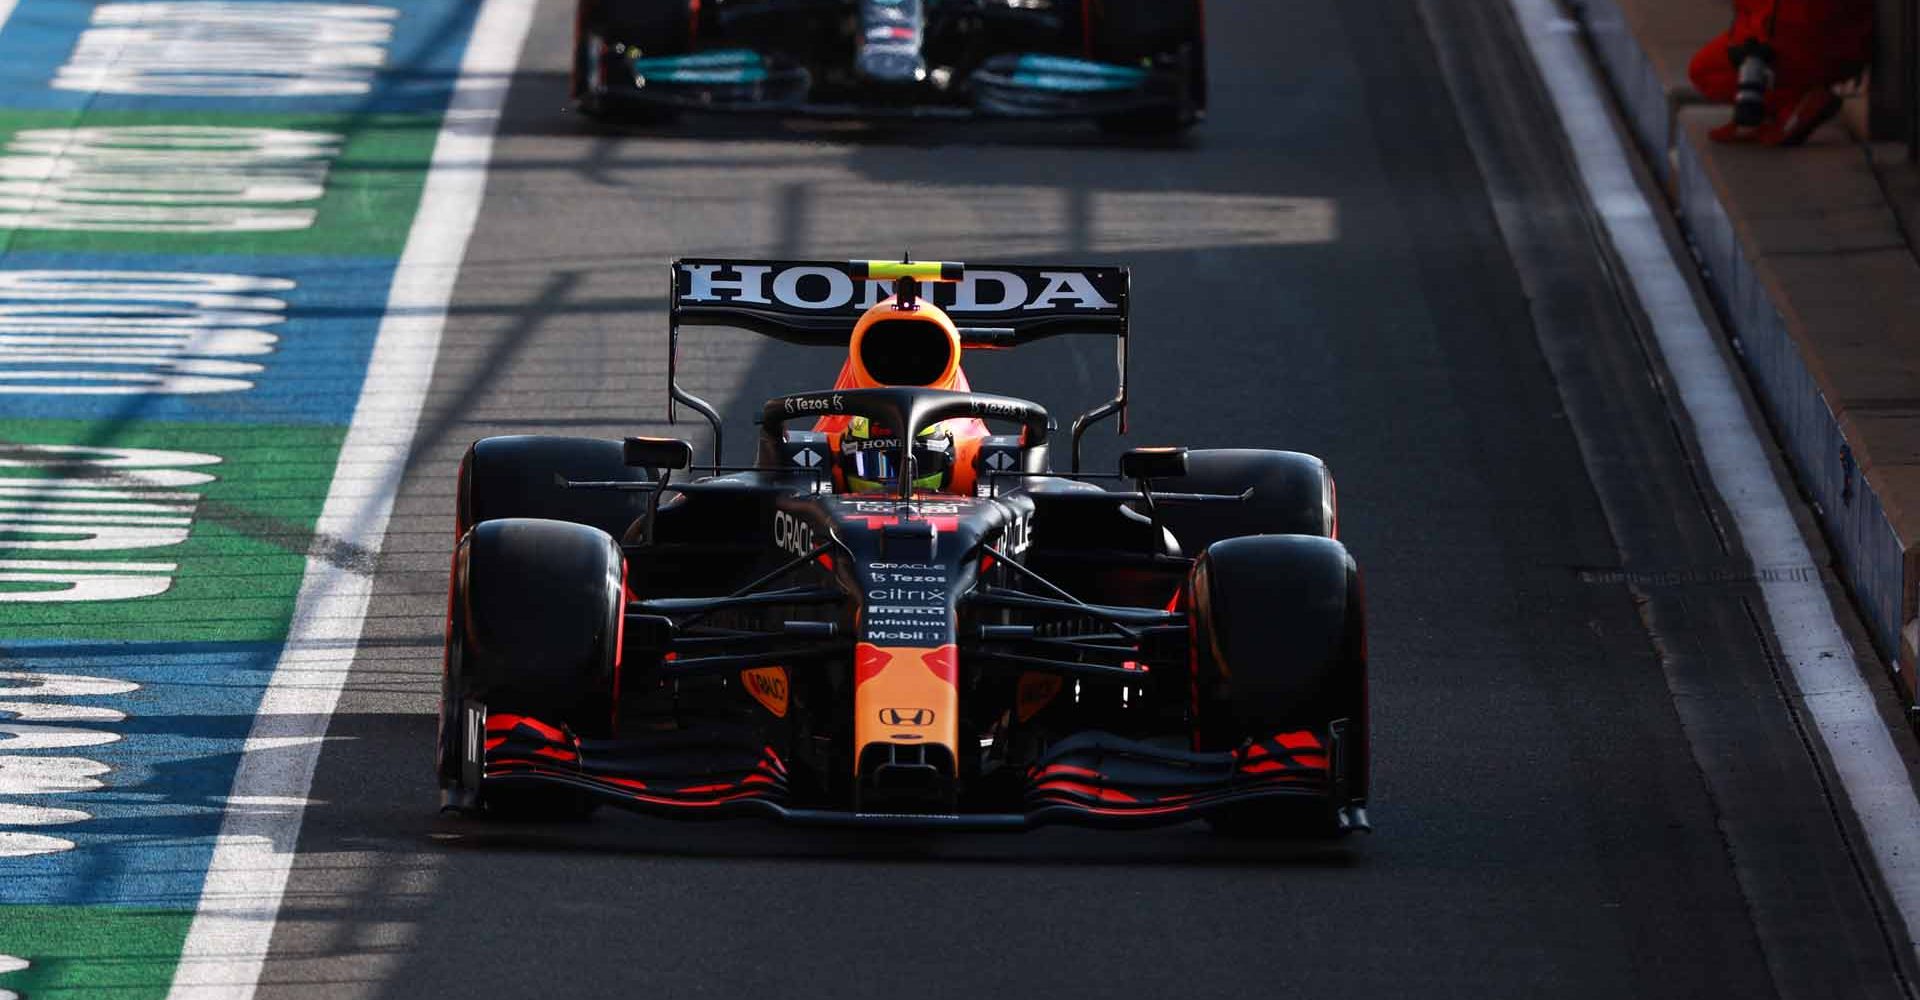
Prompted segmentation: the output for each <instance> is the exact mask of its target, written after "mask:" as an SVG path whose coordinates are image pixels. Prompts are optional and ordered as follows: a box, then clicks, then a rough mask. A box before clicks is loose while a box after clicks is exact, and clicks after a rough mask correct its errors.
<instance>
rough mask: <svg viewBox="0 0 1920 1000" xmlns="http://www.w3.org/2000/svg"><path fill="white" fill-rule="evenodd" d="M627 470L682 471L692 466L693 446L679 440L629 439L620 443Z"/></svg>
mask: <svg viewBox="0 0 1920 1000" xmlns="http://www.w3.org/2000/svg"><path fill="white" fill-rule="evenodd" d="M621 453H622V457H623V458H625V460H626V463H627V465H628V467H629V468H646V469H674V470H679V469H684V468H686V467H688V466H690V465H692V464H693V445H691V444H688V443H687V442H685V441H682V440H680V439H679V438H642V437H630V438H627V439H626V440H625V441H624V442H622V443H621Z"/></svg>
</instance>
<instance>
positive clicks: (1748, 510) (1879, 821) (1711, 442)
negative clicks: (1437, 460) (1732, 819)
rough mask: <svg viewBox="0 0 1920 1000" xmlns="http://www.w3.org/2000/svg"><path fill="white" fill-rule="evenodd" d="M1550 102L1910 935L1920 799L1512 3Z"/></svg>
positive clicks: (1648, 228)
mask: <svg viewBox="0 0 1920 1000" xmlns="http://www.w3.org/2000/svg"><path fill="white" fill-rule="evenodd" d="M1509 3H1511V5H1512V7H1513V11H1514V15H1515V16H1516V18H1518V20H1519V22H1520V26H1521V30H1522V32H1523V33H1524V34H1525V35H1526V39H1527V47H1528V49H1529V50H1531V53H1532V55H1533V61H1534V64H1535V66H1536V67H1537V68H1538V70H1539V73H1540V76H1541V79H1543V80H1544V81H1545V82H1546V85H1547V90H1548V92H1549V94H1550V95H1551V96H1552V98H1553V103H1554V107H1555V109H1556V110H1557V111H1558V114H1559V118H1560V127H1561V128H1562V130H1564V131H1565V133H1566V136H1567V140H1568V144H1569V147H1570V148H1571V150H1572V151H1573V155H1574V158H1575V161H1576V163H1577V164H1578V167H1579V171H1580V179H1581V182H1582V183H1583V184H1584V185H1585V187H1586V191H1587V196H1588V197H1589V198H1591V199H1592V201H1593V205H1594V209H1595V211H1597V212H1598V214H1599V216H1600V219H1601V222H1602V224H1603V225H1604V226H1605V227H1606V231H1607V236H1608V238H1609V239H1610V240H1612V242H1613V247H1614V250H1615V251H1616V252H1617V253H1618V254H1619V256H1620V259H1621V261H1622V262H1623V263H1624V265H1625V267H1626V270H1627V275H1628V277H1629V279H1630V280H1631V281H1632V283H1633V288H1634V292H1635V294H1636V295H1637V296H1638V297H1639V300H1640V305H1641V307H1642V308H1643V309H1644V310H1645V311H1646V314H1647V318H1648V320H1649V321H1650V322H1651V323H1652V326H1653V333H1654V341H1655V343H1656V344H1658V346H1659V348H1660V354H1661V357H1662V358H1663V359H1664V360H1665V362H1666V366H1667V371H1668V373H1669V374H1670V375H1671V376H1672V377H1673V385H1674V386H1675V387H1676V389H1677V390H1678V391H1679V394H1680V402H1681V405H1682V406H1684V407H1685V408H1686V412H1687V416H1688V417H1689V418H1690V419H1691V420H1692V421H1693V426H1694V435H1695V439H1696V441H1697V443H1698V444H1699V446H1700V453H1701V455H1702V457H1703V458H1704V459H1705V461H1706V464H1707V472H1708V474H1709V475H1710V476H1711V477H1712V479H1713V485H1714V488H1715V489H1716V490H1718V491H1719V493H1720V496H1721V498H1722V499H1723V500H1725V501H1726V504H1727V507H1728V510H1729V511H1730V512H1731V513H1732V515H1733V520H1734V524H1735V527H1736V528H1737V529H1738V530H1739V532H1740V538H1741V540H1742V541H1743V542H1745V544H1746V548H1747V553H1748V557H1749V558H1750V559H1751V560H1752V562H1753V566H1754V569H1755V570H1756V571H1757V575H1758V580H1759V585H1760V593H1761V596H1762V597H1763V598H1764V600H1765V603H1766V609H1767V617H1768V619H1769V621H1770V624H1771V625H1772V627H1773V634H1774V638H1775V639H1776V640H1777V641H1778V642H1779V644H1780V651H1781V653H1782V654H1783V655H1784V656H1785V658H1786V661H1787V666H1788V667H1789V669H1791V670H1792V671H1793V679H1794V682H1795V684H1796V686H1798V687H1799V689H1800V693H1801V696H1802V699H1803V701H1804V703H1805V705H1806V712H1807V715H1808V716H1809V717H1810V718H1811V719H1812V721H1813V724H1814V731H1815V732H1816V733H1818V734H1819V737H1820V740H1821V742H1822V743H1824V744H1825V745H1826V749H1827V753H1828V755H1829V756H1830V757H1831V758H1832V760H1833V767H1834V771H1835V772H1836V773H1837V775H1838V777H1839V781H1840V786H1841V788H1842V789H1843V790H1844V791H1845V793H1846V798H1847V801H1848V802H1849V803H1850V804H1851V805H1852V807H1853V811H1854V814H1855V815H1856V816H1857V817H1858V818H1859V821H1860V828H1861V830H1862V831H1863V832H1864V833H1865V835H1866V840H1867V849H1868V853H1869V854H1870V855H1871V856H1872V858H1873V861H1874V864H1875V865H1876V866H1877V867H1878V868H1879V870H1880V875H1881V877H1882V879H1883V880H1884V882H1885V884H1886V887H1887V891H1888V893H1889V894H1890V895H1891V897H1892V900H1893V906H1894V908H1895V909H1896V910H1898V911H1899V914H1900V918H1901V920H1903V921H1904V922H1905V924H1906V928H1907V938H1906V946H1907V947H1908V948H1913V947H1914V941H1913V936H1914V932H1915V929H1916V928H1920V800H1916V798H1915V796H1914V790H1913V783H1912V780H1911V778H1910V777H1909V776H1908V774H1907V769H1906V765H1905V763H1904V762H1903V761H1902V760H1901V758H1900V754H1899V752H1898V750H1897V749H1896V748H1895V747H1894V745H1893V738H1892V736H1891V735H1889V733H1888V731H1887V727H1886V725H1885V723H1884V722H1883V721H1882V720H1881V717H1880V713H1879V711H1878V708H1877V706H1876V705H1875V703H1874V695H1873V692H1872V690H1871V689H1869V688H1868V687H1867V683H1866V681H1865V680H1864V678H1863V676H1862V673H1861V665H1860V664H1859V663H1857V662H1856V661H1855V659H1854V655H1853V647H1852V646H1851V645H1850V644H1849V643H1848V642H1847V639H1846V636H1845V634H1843V633H1842V632H1841V630H1840V625H1839V622H1837V621H1836V620H1835V619H1834V616H1833V607H1832V605H1831V604H1829V603H1828V601H1827V594H1826V589H1825V587H1824V585H1823V584H1822V583H1821V581H1820V580H1819V578H1818V577H1815V576H1805V575H1801V574H1794V573H1777V572H1769V571H1770V570H1774V569H1778V568H1781V567H1795V566H1806V565H1810V564H1812V562H1813V557H1812V555H1811V554H1810V553H1809V552H1808V550H1807V544H1806V540H1805V539H1803V538H1802V537H1801V535H1800V528H1799V526H1798V524H1796V523H1795V521H1794V517H1793V510H1792V508H1791V507H1789V506H1788V503H1787V497H1786V494H1785V493H1784V492H1782V490H1781V488H1780V484H1779V483H1778V482H1777V481H1776V480H1775V479H1774V475H1773V469H1772V467H1771V466H1770V465H1769V464H1768V461H1767V452H1766V449H1765V448H1764V447H1763V445H1762V443H1761V439H1760V436H1759V434H1758V432H1757V431H1756V430H1755V429H1754V425H1753V422H1752V420H1751V419H1750V418H1749V416H1748V414H1747V411H1746V407H1745V406H1744V405H1743V403H1742V401H1741V397H1740V392H1739V389H1738V387H1737V383H1736V381H1735V377H1734V373H1733V372H1732V371H1731V370H1730V369H1729V368H1728V366H1727V363H1726V359H1725V357H1724V356H1723V355H1722V354H1721V352H1720V350H1719V348H1718V346H1717V345H1716V344H1715V342H1714V338H1713V333H1712V331H1711V330H1710V329H1709V327H1708V326H1707V324H1706V321H1705V320H1704V319H1703V318H1702V317H1701V315H1700V312H1699V307H1698V305H1697V304H1696V303H1695V302H1694V299H1693V295H1692V292H1691V290H1690V289H1689V288H1688V286H1687V282H1686V279H1685V278H1684V277H1683V274H1682V272H1681V270H1680V267H1681V262H1679V261H1677V260H1675V258H1674V256H1673V252H1672V250H1671V248H1670V247H1669V246H1668V245H1667V242H1666V240H1665V239H1664V238H1663V237H1662V235H1661V232H1660V228H1659V226H1658V225H1657V223H1656V222H1655V216H1654V213H1653V208H1652V206H1650V205H1649V204H1648V203H1647V200H1646V196H1645V194H1644V193H1643V192H1642V191H1641V189H1640V186H1639V184H1638V183H1637V182H1636V181H1635V179H1634V174H1633V170H1632V167H1631V166H1630V164H1629V161H1628V160H1627V153H1626V150H1625V148H1624V146H1623V145H1622V143H1621V139H1620V137H1619V136H1618V135H1616V134H1615V132H1614V129H1613V123H1612V118H1611V116H1610V114H1609V111H1608V106H1607V104H1606V102H1605V100H1604V98H1603V97H1602V95H1601V92H1600V89H1599V85H1598V83H1597V82H1596V79H1595V74H1594V70H1593V67H1592V65H1591V64H1590V63H1589V62H1588V60H1587V54H1586V52H1585V50H1584V49H1582V48H1581V46H1580V44H1579V42H1578V39H1577V36H1576V33H1577V30H1578V29H1577V27H1576V26H1575V25H1573V23H1572V22H1570V21H1568V20H1567V19H1566V18H1565V17H1564V16H1563V15H1562V13H1561V11H1560V10H1559V9H1558V8H1557V7H1556V6H1555V4H1554V2H1553V0H1509Z"/></svg>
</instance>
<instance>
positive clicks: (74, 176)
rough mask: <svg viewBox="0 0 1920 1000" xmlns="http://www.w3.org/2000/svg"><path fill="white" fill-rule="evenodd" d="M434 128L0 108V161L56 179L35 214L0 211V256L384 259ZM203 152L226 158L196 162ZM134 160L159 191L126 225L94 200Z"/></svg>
mask: <svg viewBox="0 0 1920 1000" xmlns="http://www.w3.org/2000/svg"><path fill="white" fill-rule="evenodd" d="M439 128H440V116H438V115H423V114H388V115H238V114H226V113H207V112H201V113H194V114H182V113H177V112H176V113H167V114H162V113H159V112H126V111H121V112H87V113H85V114H83V115H81V116H79V117H78V118H76V117H75V116H74V115H73V114H71V113H67V112H0V161H5V162H7V163H9V164H11V165H13V166H16V167H28V166H31V165H34V164H35V163H48V162H52V161H54V160H57V161H59V162H60V163H61V164H63V167H64V169H65V170H66V171H68V175H67V177H66V178H65V179H63V180H61V181H57V182H55V183H53V184H50V185H49V186H48V188H47V189H46V190H44V191H43V192H42V193H41V194H40V195H38V196H37V199H36V200H37V201H38V202H40V203H41V204H40V205H39V206H38V207H36V208H34V209H32V210H22V209H18V208H12V207H8V208H0V248H4V249H5V250H8V251H14V252H25V251H36V250H48V251H81V252H95V253H123V252H127V251H137V252H152V253H166V254H170V255H194V254H210V253H219V254H238V255H250V254H308V255H322V254H330V255H353V256H380V257H397V256H399V254H400V251H401V249H402V248H403V247H404V246H405V244H406V238H407V231H408V227H409V223H411V222H412V220H413V211H414V208H415V207H416V205H417V203H418V202H419V199H420V189H421V186H422V185H423V184H424V183H425V178H426V167H427V162H428V160H429V159H430V158H431V157H432V154H433V144H434V140H435V138H436V136H437V134H438V130H439ZM209 151H213V152H216V153H226V154H229V155H228V156H226V157H225V160H226V162H225V163H224V164H223V165H221V166H219V167H217V168H209V167H207V166H206V165H205V162H204V160H205V156H206V154H207V153H208V152H209ZM196 153H198V154H199V155H200V157H201V159H200V162H198V163H197V162H196ZM135 156H139V157H142V160H141V164H142V166H141V168H140V174H139V179H140V181H141V183H143V184H153V183H156V182H157V183H160V184H162V185H169V186H170V188H171V189H170V190H167V189H163V190H165V194H166V196H167V199H168V200H166V201H165V202H162V201H161V199H156V198H152V197H145V198H143V199H140V203H139V204H138V205H137V211H138V214H140V215H142V216H145V217H146V219H147V221H145V222H143V223H138V224H130V223H127V222H126V221H124V220H125V219H126V218H127V217H128V216H129V215H130V214H134V213H130V212H129V211H128V209H127V207H126V204H127V203H126V202H124V201H123V202H122V203H120V204H119V205H115V204H113V203H110V202H102V201H101V200H100V198H99V197H98V192H100V191H102V190H105V191H108V192H113V191H115V190H117V189H119V188H123V187H124V183H125V179H126V176H127V175H126V174H125V173H124V170H125V167H124V164H126V162H127V160H128V158H129V157H135ZM154 157H157V158H158V160H157V162H156V161H155V159H154ZM170 158H171V159H170ZM116 169H118V170H120V171H122V173H120V175H119V176H115V175H114V173H113V171H115V170H116ZM117 186H118V187H117ZM196 188H197V189H196ZM323 188H324V193H322V189H323ZM63 192H65V193H68V194H70V195H71V197H68V198H62V197H61V195H62V193H63ZM150 194H151V190H149V195H150ZM49 202H50V203H51V204H48V203H49ZM109 216H110V217H111V218H105V217H109ZM249 227H252V228H249Z"/></svg>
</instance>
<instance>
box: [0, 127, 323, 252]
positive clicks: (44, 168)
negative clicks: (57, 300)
mask: <svg viewBox="0 0 1920 1000" xmlns="http://www.w3.org/2000/svg"><path fill="white" fill-rule="evenodd" d="M345 142H346V136H344V135H339V134H336V133H332V132H313V131H306V130H299V129H276V128H236V127H230V126H219V125H129V126H112V127H106V126H94V127H83V128H49V129H25V130H22V131H19V132H15V133H14V134H13V138H12V139H11V140H10V141H9V142H8V143H7V147H6V151H5V153H4V154H0V226H4V227H7V228H13V229H59V230H74V231H85V232H102V231H120V232H146V233H235V232H281V231H286V230H299V229H310V228H312V227H313V223H314V220H315V218H316V217H317V216H318V214H319V208H318V202H319V201H320V198H321V196H322V195H324V194H325V193H326V188H327V171H328V168H329V167H330V166H331V165H332V162H333V160H334V159H335V158H336V157H338V156H339V155H340V151H341V148H342V145H343V144H344V143H345Z"/></svg>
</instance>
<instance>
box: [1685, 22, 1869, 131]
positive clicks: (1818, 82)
mask: <svg viewBox="0 0 1920 1000" xmlns="http://www.w3.org/2000/svg"><path fill="white" fill-rule="evenodd" d="M1733 9H1734V16H1733V27H1731V28H1729V29H1727V31H1726V32H1725V33H1723V34H1721V35H1719V36H1718V37H1716V38H1714V40H1713V41H1710V42H1708V43H1707V44H1706V46H1705V47H1703V48H1702V49H1701V50H1700V51H1699V52H1696V53H1694V56H1693V62H1692V63H1691V64H1690V65H1689V66H1688V67H1687V76H1688V77H1689V78H1690V79H1691V80H1692V81H1693V85H1694V87H1695V88H1696V89H1698V90H1699V91H1700V93H1701V94H1702V95H1703V96H1704V97H1706V99H1707V100H1709V101H1717V102H1722V103H1728V104H1733V105H1734V120H1733V121H1731V122H1728V123H1727V124H1725V125H1722V126H1720V127H1719V128H1717V129H1714V130H1713V138H1714V139H1715V140H1716V141H1718V142H1759V143H1764V144H1766V145H1777V146H1797V145H1799V144H1800V143H1803V142H1805V141H1806V140H1807V136H1809V135H1811V134H1813V130H1814V129H1816V128H1818V127H1819V126H1820V125H1821V123H1823V122H1825V121H1826V120H1827V119H1829V118H1832V117H1833V116H1834V115H1835V114H1837V113H1839V111H1840V97H1839V95H1838V94H1836V93H1834V89H1833V88H1834V86H1835V85H1836V84H1839V83H1842V82H1844V81H1846V80H1849V79H1852V78H1853V77H1856V76H1859V75H1860V73H1861V71H1863V70H1865V69H1866V66H1867V61H1868V59H1869V58H1870V57H1871V55H1872V46H1873V0H1734V3H1733ZM1743 77H1744V82H1743Z"/></svg>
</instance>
